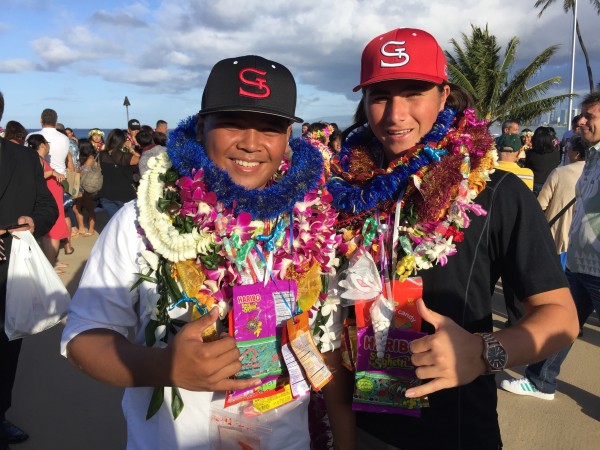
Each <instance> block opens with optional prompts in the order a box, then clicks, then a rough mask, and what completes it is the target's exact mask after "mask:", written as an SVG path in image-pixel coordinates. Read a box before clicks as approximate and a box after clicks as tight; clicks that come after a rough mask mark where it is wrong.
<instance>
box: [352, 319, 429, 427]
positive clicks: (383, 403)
mask: <svg viewBox="0 0 600 450" xmlns="http://www.w3.org/2000/svg"><path fill="white" fill-rule="evenodd" d="M425 335H426V333H419V332H413V331H406V330H402V329H397V328H391V329H390V330H389V332H388V336H387V340H386V342H385V351H384V356H383V358H379V357H377V346H376V338H375V333H374V332H373V329H372V328H371V327H366V328H361V329H359V330H358V353H357V359H356V375H355V382H354V396H353V402H352V409H353V410H354V411H369V412H379V413H392V414H404V415H409V416H415V417H418V416H420V414H421V411H420V408H421V407H424V406H427V405H428V403H427V400H426V399H424V398H410V399H409V398H406V397H405V395H404V394H405V393H406V390H407V389H409V388H411V387H414V386H418V385H419V384H420V383H421V380H419V379H418V378H417V377H416V375H415V367H414V366H413V365H412V362H411V359H410V351H409V343H410V341H412V340H415V339H418V338H420V337H422V336H425Z"/></svg>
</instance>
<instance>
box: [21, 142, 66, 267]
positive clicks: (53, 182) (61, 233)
mask: <svg viewBox="0 0 600 450" xmlns="http://www.w3.org/2000/svg"><path fill="white" fill-rule="evenodd" d="M26 143H27V146H28V147H29V148H30V149H32V150H35V151H36V152H37V153H38V155H39V157H40V164H41V165H42V167H43V169H44V178H45V179H46V184H47V186H48V190H49V191H50V192H51V193H52V196H53V197H54V200H55V201H56V205H57V207H58V209H59V214H58V219H57V220H56V222H55V223H54V226H53V227H52V228H51V229H50V231H48V234H46V235H45V236H44V237H43V238H42V245H41V248H42V251H43V252H44V255H46V258H48V261H50V264H52V267H54V269H55V270H56V273H58V274H59V275H62V274H63V273H64V271H63V270H62V267H61V265H59V264H58V250H59V248H60V241H61V240H62V239H67V238H68V237H69V229H68V228H67V222H66V221H65V209H64V206H63V202H64V199H63V193H64V191H63V188H62V185H61V183H62V182H63V181H64V180H65V176H64V175H62V174H60V173H58V172H57V171H56V170H54V169H53V168H52V167H50V164H48V162H47V161H46V159H45V158H46V157H47V156H48V152H49V151H50V143H49V142H48V141H47V140H46V138H45V137H44V136H43V135H41V134H35V133H34V134H30V135H29V137H28V138H27V141H26Z"/></svg>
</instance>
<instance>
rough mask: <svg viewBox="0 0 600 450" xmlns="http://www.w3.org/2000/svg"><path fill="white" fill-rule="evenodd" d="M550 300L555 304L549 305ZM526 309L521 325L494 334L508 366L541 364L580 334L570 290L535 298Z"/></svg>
mask: <svg viewBox="0 0 600 450" xmlns="http://www.w3.org/2000/svg"><path fill="white" fill-rule="evenodd" d="M548 298H552V299H553V300H554V301H553V302H551V303H548V302H547V301H546V300H547V299H548ZM526 308H527V313H526V315H525V317H524V318H523V319H522V320H520V321H519V323H517V324H516V325H514V326H512V327H510V328H506V329H504V330H501V331H498V332H496V333H494V335H495V336H496V338H497V339H498V340H499V341H500V342H501V343H502V345H503V346H504V348H505V349H506V352H507V354H508V364H509V366H519V365H523V364H529V363H532V362H536V361H540V360H542V359H544V358H546V357H548V356H550V355H552V354H554V353H556V352H558V351H559V350H562V349H563V348H565V347H566V346H568V345H569V344H571V343H572V342H573V341H574V340H575V338H576V337H577V334H578V332H579V323H578V320H577V312H576V310H575V303H574V301H573V299H572V297H571V294H570V292H569V289H567V288H562V289H557V290H554V291H549V292H545V293H543V294H539V295H535V296H532V297H530V298H529V299H527V300H526Z"/></svg>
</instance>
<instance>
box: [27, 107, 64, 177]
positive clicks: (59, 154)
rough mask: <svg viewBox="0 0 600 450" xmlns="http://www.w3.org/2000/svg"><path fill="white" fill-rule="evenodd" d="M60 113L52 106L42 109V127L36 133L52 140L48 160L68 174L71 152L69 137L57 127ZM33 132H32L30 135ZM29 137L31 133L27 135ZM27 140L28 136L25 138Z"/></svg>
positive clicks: (47, 139) (60, 171) (54, 166)
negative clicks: (68, 159) (68, 157)
mask: <svg viewBox="0 0 600 450" xmlns="http://www.w3.org/2000/svg"><path fill="white" fill-rule="evenodd" d="M57 121H58V114H56V111H54V110H53V109H50V108H46V109H44V110H43V111H42V115H41V117H40V123H41V124H42V129H41V130H39V131H36V132H35V133H36V134H41V135H42V136H44V138H45V139H46V141H48V142H50V144H51V145H50V147H51V148H50V153H48V156H47V157H46V158H47V161H48V163H49V164H50V167H52V169H53V170H54V171H56V172H57V173H60V174H61V175H62V176H64V177H66V176H67V155H68V154H69V138H68V137H67V136H65V135H64V134H62V133H61V132H60V131H58V130H57V129H56V123H57ZM31 134H33V133H30V135H31ZM27 137H29V135H28V136H27ZM25 140H27V138H25Z"/></svg>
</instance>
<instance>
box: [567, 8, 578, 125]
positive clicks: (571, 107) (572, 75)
mask: <svg viewBox="0 0 600 450" xmlns="http://www.w3.org/2000/svg"><path fill="white" fill-rule="evenodd" d="M576 30H577V0H573V36H572V41H573V43H572V45H571V88H570V90H569V93H570V94H571V95H570V96H569V111H568V114H567V117H568V119H567V129H568V130H570V129H571V118H572V117H571V116H572V114H573V83H574V79H575V38H576V37H577V32H576Z"/></svg>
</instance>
